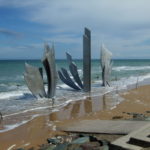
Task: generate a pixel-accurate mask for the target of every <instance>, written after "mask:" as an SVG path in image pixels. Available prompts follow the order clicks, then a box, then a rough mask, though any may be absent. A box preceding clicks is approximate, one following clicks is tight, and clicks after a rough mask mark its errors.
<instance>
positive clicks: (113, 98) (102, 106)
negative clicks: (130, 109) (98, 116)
mask: <svg viewBox="0 0 150 150" xmlns="http://www.w3.org/2000/svg"><path fill="white" fill-rule="evenodd" d="M122 100H123V98H121V97H119V96H118V95H117V94H114V93H109V94H104V95H103V96H94V97H87V98H86V99H84V100H79V101H75V102H71V103H69V104H68V105H66V106H65V107H63V108H61V109H60V110H59V111H57V112H53V113H51V114H50V120H51V121H64V120H71V119H77V118H78V119H79V118H81V117H84V116H89V115H91V114H94V113H97V112H99V111H103V110H110V109H113V108H115V107H116V105H117V104H119V103H120V102H121V101H122Z"/></svg>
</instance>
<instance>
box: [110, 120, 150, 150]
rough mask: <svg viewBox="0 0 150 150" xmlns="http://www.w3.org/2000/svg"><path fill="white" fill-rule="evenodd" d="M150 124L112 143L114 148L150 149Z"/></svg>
mask: <svg viewBox="0 0 150 150" xmlns="http://www.w3.org/2000/svg"><path fill="white" fill-rule="evenodd" d="M149 135H150V122H149V121H147V124H146V125H144V126H142V127H140V128H139V129H137V130H134V131H133V132H131V133H129V134H128V135H126V136H123V137H121V138H119V139H117V140H116V141H114V142H112V146H113V148H115V149H116V150H117V149H118V148H120V149H121V148H122V149H130V150H142V149H143V148H148V147H149V148H150V138H149V137H148V136H149Z"/></svg>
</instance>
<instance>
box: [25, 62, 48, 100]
mask: <svg viewBox="0 0 150 150" xmlns="http://www.w3.org/2000/svg"><path fill="white" fill-rule="evenodd" d="M25 70H26V72H25V73H24V78H25V81H26V83H27V86H28V88H29V89H30V91H31V92H32V94H33V95H34V96H35V97H46V92H45V89H44V83H43V79H42V76H41V73H40V71H39V68H37V67H33V66H31V65H29V64H27V63H25Z"/></svg>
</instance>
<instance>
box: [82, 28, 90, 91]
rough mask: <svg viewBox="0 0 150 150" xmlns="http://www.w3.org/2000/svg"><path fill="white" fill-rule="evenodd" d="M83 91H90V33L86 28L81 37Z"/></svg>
mask: <svg viewBox="0 0 150 150" xmlns="http://www.w3.org/2000/svg"><path fill="white" fill-rule="evenodd" d="M83 89H84V91H85V92H89V91H91V32H90V30H89V29H87V28H85V30H84V35H83Z"/></svg>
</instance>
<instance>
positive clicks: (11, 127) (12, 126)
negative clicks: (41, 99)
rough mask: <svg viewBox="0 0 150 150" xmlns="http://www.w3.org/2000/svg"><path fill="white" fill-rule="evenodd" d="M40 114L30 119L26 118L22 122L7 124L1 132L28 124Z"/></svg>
mask: <svg viewBox="0 0 150 150" xmlns="http://www.w3.org/2000/svg"><path fill="white" fill-rule="evenodd" d="M38 116H40V115H33V116H32V118H31V119H30V120H24V121H22V122H20V123H16V124H11V125H5V126H4V129H3V130H0V133H2V132H6V131H10V130H12V129H15V128H17V127H19V126H21V125H23V124H26V123H27V122H29V121H31V120H32V119H34V118H36V117H38Z"/></svg>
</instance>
